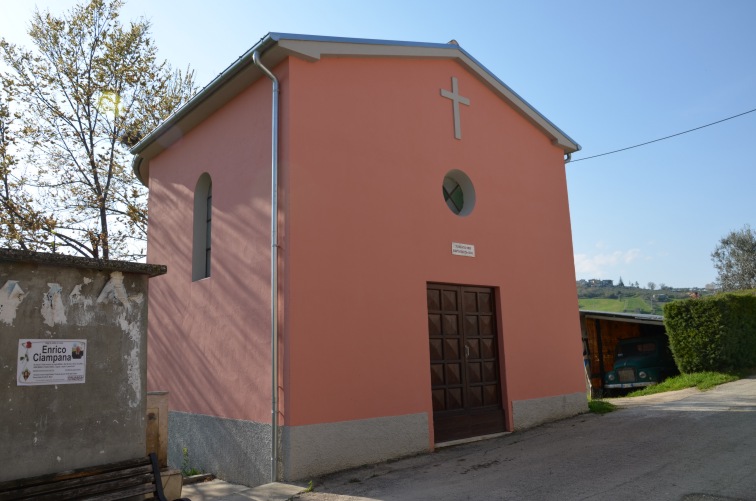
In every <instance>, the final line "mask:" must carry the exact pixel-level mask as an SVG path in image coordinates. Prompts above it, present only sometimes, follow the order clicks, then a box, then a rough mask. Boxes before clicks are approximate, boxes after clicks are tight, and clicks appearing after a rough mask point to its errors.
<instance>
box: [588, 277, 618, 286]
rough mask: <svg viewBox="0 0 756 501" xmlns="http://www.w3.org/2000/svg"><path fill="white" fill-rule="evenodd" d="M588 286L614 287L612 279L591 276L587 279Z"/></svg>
mask: <svg viewBox="0 0 756 501" xmlns="http://www.w3.org/2000/svg"><path fill="white" fill-rule="evenodd" d="M588 287H614V281H613V280H600V279H598V278H591V279H590V280H588Z"/></svg>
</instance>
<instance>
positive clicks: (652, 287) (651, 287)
mask: <svg viewBox="0 0 756 501" xmlns="http://www.w3.org/2000/svg"><path fill="white" fill-rule="evenodd" d="M648 288H649V289H651V290H654V289H656V284H655V283H653V282H649V283H648Z"/></svg>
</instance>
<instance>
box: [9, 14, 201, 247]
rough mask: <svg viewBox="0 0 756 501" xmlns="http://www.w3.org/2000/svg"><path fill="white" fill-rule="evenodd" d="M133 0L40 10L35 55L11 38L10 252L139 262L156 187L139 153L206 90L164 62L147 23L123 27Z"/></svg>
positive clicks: (189, 74) (33, 32) (34, 21)
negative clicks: (151, 134)
mask: <svg viewBox="0 0 756 501" xmlns="http://www.w3.org/2000/svg"><path fill="white" fill-rule="evenodd" d="M122 5H123V2H122V0H90V1H88V2H86V3H84V4H81V5H78V6H76V7H74V8H72V9H71V10H70V11H68V12H67V13H65V14H64V15H63V16H61V17H56V16H54V15H52V14H51V13H50V12H44V13H40V12H39V11H36V12H35V14H34V16H33V18H32V21H31V24H30V29H29V35H30V36H31V38H32V41H33V44H34V50H33V51H27V50H24V49H22V48H19V47H18V46H16V45H13V44H11V43H9V42H8V41H7V40H5V39H0V56H1V57H2V58H3V60H4V62H5V63H6V65H7V66H8V68H9V70H8V71H6V72H4V73H0V92H1V94H0V97H2V98H3V102H0V104H2V105H4V108H3V110H2V111H0V113H4V115H1V114H0V122H2V123H3V129H2V130H3V132H4V137H3V138H2V142H0V147H2V150H0V151H1V152H2V158H1V159H0V161H1V162H2V164H0V165H1V166H2V170H1V171H0V175H1V176H2V181H3V183H4V184H3V186H2V188H3V192H2V195H0V203H2V209H3V213H4V215H3V216H2V218H0V229H1V230H2V236H0V238H1V239H2V242H1V243H2V244H4V245H9V246H11V247H18V248H29V249H32V250H52V251H63V252H68V253H75V254H80V255H85V256H89V257H94V258H102V259H112V258H126V259H138V258H139V257H141V255H143V252H144V251H143V249H144V245H143V244H144V241H145V240H146V225H147V210H146V191H145V189H144V188H143V187H142V186H141V185H140V184H139V183H138V182H137V181H136V179H135V178H134V176H133V175H132V173H131V171H130V160H131V155H130V154H129V153H128V146H131V145H133V144H135V143H136V142H137V141H138V140H139V139H140V138H141V137H143V136H144V134H146V133H147V132H148V131H149V130H151V129H152V128H153V127H154V126H156V125H157V124H158V123H159V122H160V121H161V120H163V119H165V118H166V117H167V116H168V115H169V114H170V113H171V112H172V111H173V110H174V109H176V108H177V107H178V106H179V105H181V104H182V103H183V102H185V101H186V100H187V99H189V98H190V97H191V95H192V94H194V92H195V91H196V86H195V85H194V74H193V71H191V70H189V69H187V70H186V71H185V72H181V71H174V70H172V69H171V68H170V66H169V65H168V64H167V63H166V62H158V61H157V48H156V47H155V45H154V43H153V42H152V40H151V38H150V35H149V29H150V24H149V23H148V22H147V21H144V20H140V21H137V22H131V23H129V24H128V25H127V26H123V25H121V23H120V22H119V12H120V9H121V7H122Z"/></svg>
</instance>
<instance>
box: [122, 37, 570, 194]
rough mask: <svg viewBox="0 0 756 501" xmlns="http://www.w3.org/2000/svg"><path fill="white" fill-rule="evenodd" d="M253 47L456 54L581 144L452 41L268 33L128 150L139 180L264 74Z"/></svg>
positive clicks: (278, 57) (544, 127)
mask: <svg viewBox="0 0 756 501" xmlns="http://www.w3.org/2000/svg"><path fill="white" fill-rule="evenodd" d="M255 51H258V52H259V53H260V54H261V58H262V60H263V63H264V64H265V65H266V66H267V67H269V68H272V67H274V66H275V65H277V64H278V63H279V62H280V61H282V60H283V59H284V58H285V57H287V56H289V55H291V56H295V57H298V58H302V59H305V60H309V61H317V60H319V59H320V58H322V57H324V56H325V57H411V58H430V59H454V60H457V61H458V62H459V63H460V64H462V65H463V66H465V67H466V68H468V69H469V70H470V71H471V72H472V73H473V74H474V75H476V76H477V78H479V79H480V80H481V81H483V82H484V83H485V84H486V85H487V86H488V87H489V88H490V89H492V90H493V91H494V92H496V93H497V94H498V95H499V96H501V97H502V98H503V99H504V100H505V101H507V102H509V103H510V104H511V105H512V106H513V107H514V108H515V109H516V110H517V111H518V112H519V113H520V114H522V115H523V116H524V117H525V118H526V119H527V120H529V121H530V122H531V123H533V124H534V125H535V126H536V127H537V128H539V129H540V130H541V131H542V132H543V133H544V134H546V135H547V136H549V137H550V138H551V140H552V142H553V143H554V144H555V145H558V146H559V147H561V148H562V149H563V150H564V152H565V154H569V153H574V152H576V151H579V150H580V145H579V144H578V143H577V142H575V141H574V140H573V139H572V138H570V137H569V136H568V135H567V134H565V133H564V132H562V130H561V129H559V128H558V127H557V126H556V125H554V124H553V123H552V122H551V121H549V120H548V119H547V118H546V117H545V116H543V115H542V114H541V113H540V112H538V110H536V109H535V108H534V107H533V106H531V105H530V104H529V103H528V102H527V101H525V100H524V99H523V98H522V97H520V96H519V95H518V94H517V93H516V92H515V91H513V90H512V89H511V88H510V87H509V86H507V85H506V84H505V83H504V82H502V81H501V80H500V79H499V78H497V77H496V76H495V75H494V74H493V73H491V72H490V71H488V69H486V68H485V67H484V66H483V65H482V64H480V63H479V62H478V61H477V60H476V59H475V58H474V57H472V56H471V55H470V54H468V53H467V52H466V51H465V50H464V49H462V48H461V47H459V46H458V45H456V44H454V43H449V44H437V43H422V42H398V41H392V40H370V39H358V38H341V37H321V36H311V35H296V34H286V33H269V34H268V35H266V36H265V37H263V38H262V39H261V40H260V41H259V42H258V43H257V44H255V46H254V47H252V48H251V49H249V50H248V51H247V52H246V53H244V54H243V55H242V56H241V57H240V58H239V59H237V60H236V61H235V62H234V63H233V64H232V65H231V66H229V67H228V68H227V69H226V70H224V71H223V72H222V73H221V74H220V75H218V76H217V77H216V78H215V79H213V81H211V82H210V83H209V84H208V85H207V86H205V87H204V88H203V89H202V90H200V91H199V92H198V93H197V94H196V95H195V96H194V97H193V98H192V99H190V100H189V101H188V102H187V103H186V104H184V106H182V107H181V108H179V109H178V110H177V111H176V112H175V113H173V115H171V116H170V117H168V119H166V120H165V121H164V122H163V123H162V124H160V125H159V126H158V127H157V128H155V129H154V130H153V131H152V132H150V133H149V134H147V135H146V136H145V137H144V138H143V139H142V140H141V141H139V143H137V144H136V145H135V146H134V147H133V148H131V153H132V154H134V155H135V158H134V161H133V163H132V168H133V170H134V173H135V175H136V176H137V178H138V179H139V180H140V181H141V182H142V183H143V184H145V185H146V184H147V183H148V180H149V159H150V158H152V157H154V156H156V155H157V154H158V153H160V152H161V151H162V150H164V149H166V148H167V147H168V146H170V145H171V144H172V143H173V142H175V141H176V140H178V139H179V138H180V137H181V136H183V135H184V134H185V133H186V132H188V131H189V130H191V129H192V128H193V127H195V126H196V125H197V124H199V123H200V122H201V121H202V120H204V119H205V118H206V117H207V116H209V115H210V114H211V113H213V112H214V111H215V110H217V109H219V108H220V107H221V106H223V105H224V104H225V103H227V102H228V101H230V100H231V99H232V98H233V97H235V96H236V95H238V94H239V93H240V92H242V91H243V90H244V89H245V88H246V87H248V86H249V85H250V84H251V83H252V82H254V81H255V80H257V79H259V78H261V77H262V76H263V73H262V71H261V70H260V69H259V68H257V67H256V66H255V65H254V63H253V61H252V54H253V53H254V52H255Z"/></svg>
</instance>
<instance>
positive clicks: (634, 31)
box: [0, 0, 756, 287]
mask: <svg viewBox="0 0 756 501" xmlns="http://www.w3.org/2000/svg"><path fill="white" fill-rule="evenodd" d="M35 3H36V4H37V5H38V6H39V7H40V8H41V9H43V10H44V9H46V8H49V9H50V10H51V11H52V12H55V13H60V12H62V11H64V10H66V9H67V8H69V7H70V6H72V5H74V4H75V3H76V2H75V1H71V0H44V1H42V0H40V1H38V2H34V1H33V0H15V1H14V0H0V10H1V11H2V12H3V15H2V16H0V36H3V37H5V38H6V39H8V40H9V41H12V42H16V43H20V44H22V45H27V46H28V39H27V38H26V35H25V27H26V26H27V24H28V21H29V19H30V17H31V12H32V11H33V9H34V5H35ZM142 16H144V17H146V18H147V19H150V20H151V21H152V24H153V26H152V33H153V38H154V39H155V41H156V43H157V45H158V47H159V49H160V56H161V57H162V58H165V59H167V60H168V61H169V62H170V63H171V64H172V65H173V66H174V67H179V68H185V67H186V66H187V65H191V67H192V68H194V69H195V71H196V75H197V81H198V83H199V84H200V85H205V84H207V83H209V82H210V80H212V78H214V77H215V76H216V75H217V74H218V73H220V72H221V71H223V70H224V69H225V68H226V67H227V66H228V65H230V64H231V63H232V62H233V61H234V60H235V59H236V58H237V57H239V56H240V55H241V54H243V53H244V52H245V51H246V50H247V49H249V48H250V47H252V46H253V45H254V44H255V43H256V42H257V41H258V40H259V39H260V38H262V37H263V36H264V35H265V34H266V33H268V32H271V31H277V32H285V33H304V34H310V35H330V36H345V37H357V38H380V39H390V40H406V41H418V42H447V41H449V40H451V39H455V40H457V41H458V42H459V44H460V45H461V46H462V47H463V48H464V49H465V50H466V51H467V52H469V53H470V54H471V55H472V56H473V57H475V58H476V59H477V60H478V61H479V62H481V63H482V64H483V65H484V66H486V67H487V68H488V69H489V70H490V71H491V72H492V73H494V74H495V75H496V76H498V77H499V78H500V79H502V80H503V81H504V82H506V83H507V84H508V85H509V86H510V87H512V88H513V89H514V90H515V91H516V92H517V93H519V94H520V95H521V96H522V97H524V98H525V99H526V100H527V101H528V102H529V103H530V104H531V105H533V106H534V107H535V108H536V109H538V110H539V111H540V112H541V113H543V114H544V115H545V116H546V117H548V118H549V119H550V120H551V121H552V122H554V123H555V124H556V125H557V126H559V127H560V128H561V129H562V130H564V131H565V132H566V133H567V134H568V135H570V136H571V137H572V138H573V139H575V140H576V141H578V143H580V145H581V146H582V147H583V150H582V151H581V152H578V153H577V154H575V155H573V160H578V159H580V158H582V157H587V156H591V155H597V154H600V153H604V152H607V151H612V150H616V149H619V148H624V147H627V146H632V145H635V144H638V143H643V142H646V141H650V140H653V139H657V138H659V137H663V136H667V135H671V134H675V133H677V132H681V131H684V130H687V129H691V128H694V127H698V126H701V125H705V124H708V123H711V122H714V121H717V120H721V119H723V118H727V117H729V116H732V115H736V114H739V113H743V112H745V111H748V110H751V109H754V108H756V55H755V54H754V51H755V50H756V30H755V29H754V28H753V22H754V20H756V2H754V1H752V0H726V1H714V0H710V1H699V0H685V1H683V0H667V1H663V2H659V1H650V0H635V1H632V2H629V1H628V2H607V1H605V0H603V1H594V0H588V1H580V2H577V1H576V2H564V1H556V0H554V1H546V0H542V1H541V0H534V1H527V2H525V1H517V2H514V1H498V2H495V1H491V0H489V1H478V0H468V1H467V2H460V1H456V2H452V1H445V0H442V1H433V2H430V1H410V0H405V1H402V2H400V1H394V0H389V1H376V2H363V1H359V0H344V1H341V0H339V1H330V0H321V1H319V2H313V1H286V0H277V1H275V2H272V1H271V2H259V1H256V0H247V1H241V0H214V1H207V0H202V1H197V0H181V1H178V0H130V1H128V2H127V4H126V6H125V7H124V9H123V18H124V19H125V20H128V19H136V18H138V17H142ZM755 133H756V112H755V113H751V114H748V115H745V116H743V117H740V118H736V119H733V120H729V121H727V122H724V123H722V124H719V125H715V126H712V127H708V128H705V129H703V130H699V131H696V132H692V133H690V134H686V135H683V136H680V137H676V138H673V139H669V140H666V141H661V142H658V143H654V144H652V145H649V146H644V147H641V148H637V149H633V150H630V151H626V152H622V153H618V154H613V155H607V156H604V157H600V158H596V159H591V160H585V161H582V162H573V163H570V164H568V165H567V166H566V171H567V181H568V188H569V197H570V211H571V220H572V231H573V246H574V252H575V272H576V276H577V278H578V279H580V278H602V279H612V280H614V281H615V282H616V281H617V280H618V279H619V278H620V277H622V279H623V280H624V282H625V283H626V284H627V283H628V282H636V281H637V282H639V283H640V284H641V285H642V286H646V284H648V282H655V283H656V284H657V285H658V284H662V283H663V284H666V285H669V286H674V287H702V286H704V285H705V284H707V283H709V282H712V281H714V280H715V278H716V271H715V270H714V267H713V265H712V262H711V258H710V254H711V252H712V250H713V249H714V247H715V246H716V244H717V243H718V241H719V239H720V238H721V237H723V236H724V235H726V234H727V233H728V232H729V231H731V230H736V229H740V228H742V227H743V226H744V225H746V224H751V225H755V226H756V202H755V201H754V194H755V193H754V192H755V190H754V187H756V156H755V155H754V146H756V140H755V139H754V134H755Z"/></svg>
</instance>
